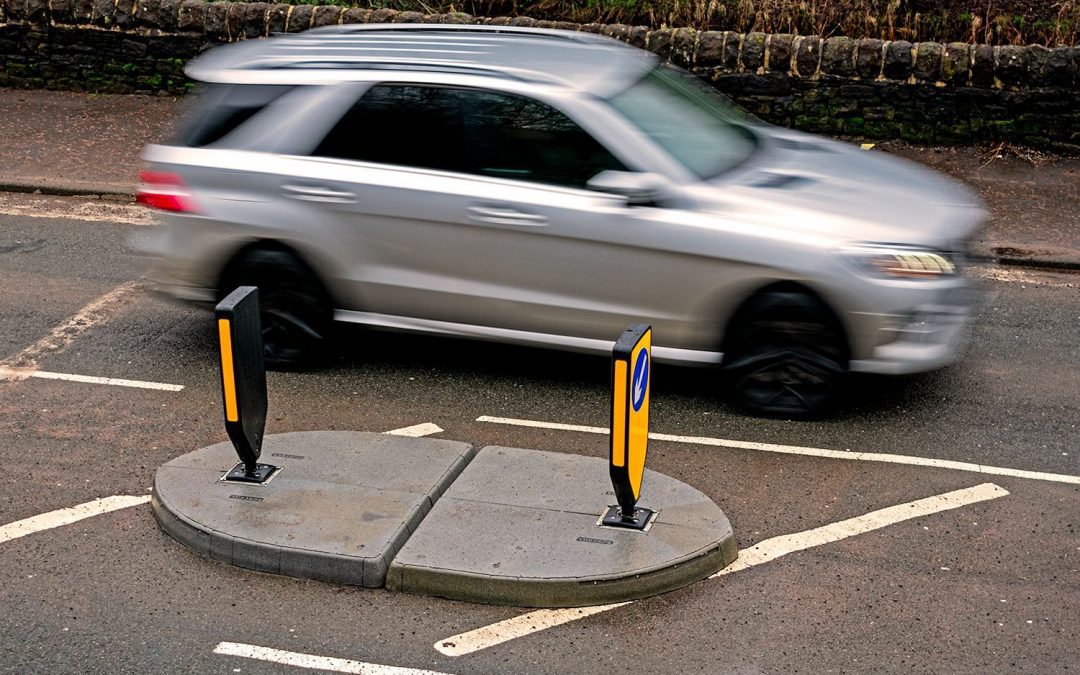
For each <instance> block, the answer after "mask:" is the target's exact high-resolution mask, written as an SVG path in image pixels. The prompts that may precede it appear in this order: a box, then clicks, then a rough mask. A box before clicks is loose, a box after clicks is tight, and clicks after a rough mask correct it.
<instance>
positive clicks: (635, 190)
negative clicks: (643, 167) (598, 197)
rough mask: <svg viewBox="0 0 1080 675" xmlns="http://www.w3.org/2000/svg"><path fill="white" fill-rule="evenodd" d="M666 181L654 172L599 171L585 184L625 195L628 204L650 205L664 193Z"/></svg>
mask: <svg viewBox="0 0 1080 675" xmlns="http://www.w3.org/2000/svg"><path fill="white" fill-rule="evenodd" d="M666 186H667V181H665V180H664V179H663V178H662V177H660V176H658V175H656V174H655V173H640V172H637V171H612V170H610V169H609V170H606V171H601V172H600V173H598V174H596V175H595V176H593V177H592V178H590V179H589V182H587V183H586V184H585V187H587V188H588V189H590V190H595V191H596V192H607V193H609V194H613V195H619V196H620V197H625V198H626V202H627V204H629V205H630V206H651V205H654V204H656V203H657V202H658V201H659V200H660V199H661V198H662V197H663V196H664V194H665V192H666V190H665V188H666Z"/></svg>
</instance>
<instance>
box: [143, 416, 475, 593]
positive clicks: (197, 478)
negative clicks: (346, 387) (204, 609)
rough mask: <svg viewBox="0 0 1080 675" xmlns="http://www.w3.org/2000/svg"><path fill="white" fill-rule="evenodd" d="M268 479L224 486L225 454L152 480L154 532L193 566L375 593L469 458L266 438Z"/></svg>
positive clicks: (387, 442)
mask: <svg viewBox="0 0 1080 675" xmlns="http://www.w3.org/2000/svg"><path fill="white" fill-rule="evenodd" d="M262 454H263V456H264V457H266V458H267V459H268V460H270V461H272V462H273V464H274V467H275V469H276V472H275V473H273V474H272V475H271V476H270V478H269V479H268V480H266V481H264V482H262V483H255V482H243V481H231V480H224V477H225V475H226V474H227V473H228V472H229V471H230V470H232V469H233V467H234V465H235V464H236V453H235V451H234V448H233V444H232V443H219V444H217V445H212V446H210V447H208V448H203V449H201V450H196V451H195V452H192V453H189V454H187V455H183V456H181V457H177V458H176V459H174V460H172V461H170V462H168V463H167V464H165V465H163V466H162V467H161V468H159V469H158V471H157V475H156V476H155V478H154V488H153V498H152V502H151V504H152V506H153V512H154V516H155V518H157V522H158V524H159V525H160V527H161V529H162V530H164V531H165V532H166V533H168V534H169V535H170V536H172V537H173V538H174V539H176V540H177V541H179V542H180V543H182V544H184V545H186V546H188V547H189V548H191V549H192V550H193V551H195V552H196V553H198V554H199V555H202V556H205V557H208V558H212V559H214V560H219V561H221V562H226V563H230V564H233V565H238V566H240V567H246V568H248V569H253V570H258V571H260V572H272V573H274V574H284V575H288V576H294V577H301V578H305V579H317V580H320V581H329V582H333V583H340V584H352V585H357V586H368V587H380V586H382V585H383V584H384V581H385V577H386V571H387V566H388V565H389V563H390V561H391V560H392V559H393V557H394V555H395V554H396V553H397V552H398V549H400V548H401V546H402V544H404V543H405V541H406V539H407V538H408V537H409V534H410V533H411V532H412V531H414V530H415V529H416V527H417V526H418V525H419V523H420V521H421V520H423V518H424V516H425V515H426V514H427V513H428V511H429V510H430V509H431V506H432V504H434V503H435V502H436V500H438V498H439V496H440V495H441V494H442V493H443V492H444V491H445V490H446V488H447V487H448V486H449V485H450V484H451V483H452V482H453V480H454V479H455V478H456V477H457V476H458V475H459V474H460V473H461V471H462V470H463V469H464V468H465V466H466V465H467V464H468V462H469V460H470V459H471V458H472V457H473V455H474V454H475V453H474V451H473V447H472V446H471V445H469V444H468V443H460V442H456V441H446V440H440V439H431V438H408V437H403V436H391V435H385V434H376V433H363V432H346V431H311V432H295V433H286V434H275V435H268V436H266V437H265V438H264V439H263V444H262Z"/></svg>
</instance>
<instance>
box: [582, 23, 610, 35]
mask: <svg viewBox="0 0 1080 675" xmlns="http://www.w3.org/2000/svg"><path fill="white" fill-rule="evenodd" d="M603 29H604V24H602V23H583V24H581V25H580V26H578V30H579V31H581V32H582V33H596V34H597V35H599V34H600V31H602V30H603Z"/></svg>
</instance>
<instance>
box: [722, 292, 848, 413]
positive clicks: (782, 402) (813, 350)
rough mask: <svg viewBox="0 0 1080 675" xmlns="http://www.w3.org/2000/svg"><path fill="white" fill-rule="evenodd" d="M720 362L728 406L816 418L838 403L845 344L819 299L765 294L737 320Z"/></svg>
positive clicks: (837, 325)
mask: <svg viewBox="0 0 1080 675" xmlns="http://www.w3.org/2000/svg"><path fill="white" fill-rule="evenodd" d="M724 362H725V367H724V370H725V371H726V373H727V375H728V379H729V383H730V385H731V395H732V398H733V401H734V403H735V404H736V405H737V406H739V407H740V408H742V409H743V410H745V411H746V412H749V413H751V414H754V415H764V416H770V417H788V418H797V419H805V418H811V417H819V416H821V415H824V414H826V413H828V412H831V411H832V410H833V409H834V408H835V407H836V405H837V404H838V402H839V398H840V395H841V392H842V382H843V378H844V376H845V374H846V372H847V362H848V357H847V342H846V340H845V337H844V332H843V328H842V327H841V326H840V323H839V321H838V320H837V319H836V317H835V316H834V315H833V314H832V312H831V311H830V310H829V309H828V307H827V306H825V304H824V303H823V302H822V301H821V300H819V299H817V298H816V297H814V296H812V295H810V294H808V293H804V292H799V291H770V292H766V293H763V294H761V295H758V296H756V297H754V298H752V299H751V300H750V301H749V302H747V304H746V305H745V306H744V307H743V308H742V309H741V310H740V311H739V312H738V314H737V315H736V317H735V320H734V321H733V322H732V327H731V329H730V331H729V335H728V338H727V340H726V342H725V350H724Z"/></svg>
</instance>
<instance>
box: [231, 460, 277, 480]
mask: <svg viewBox="0 0 1080 675" xmlns="http://www.w3.org/2000/svg"><path fill="white" fill-rule="evenodd" d="M277 472H278V467H276V466H274V465H272V464H256V465H255V472H254V473H248V471H247V465H246V464H244V463H243V462H240V463H239V464H237V465H236V466H234V467H233V468H231V469H229V472H228V473H227V474H225V475H224V476H222V477H221V480H223V481H225V482H226V483H259V484H262V483H266V482H268V481H269V480H270V479H271V478H273V477H274V476H275V475H276V474H277Z"/></svg>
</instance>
